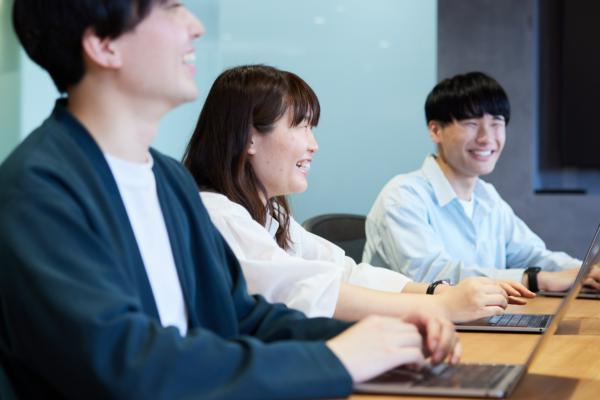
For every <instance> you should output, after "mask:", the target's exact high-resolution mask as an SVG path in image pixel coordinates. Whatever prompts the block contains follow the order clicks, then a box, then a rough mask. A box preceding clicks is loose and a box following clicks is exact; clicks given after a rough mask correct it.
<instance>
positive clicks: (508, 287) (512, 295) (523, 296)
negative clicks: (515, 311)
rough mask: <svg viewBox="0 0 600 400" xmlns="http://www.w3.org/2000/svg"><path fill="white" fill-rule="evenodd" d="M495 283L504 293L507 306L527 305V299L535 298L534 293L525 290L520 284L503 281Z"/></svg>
mask: <svg viewBox="0 0 600 400" xmlns="http://www.w3.org/2000/svg"><path fill="white" fill-rule="evenodd" d="M496 282H497V283H498V284H499V285H500V287H502V289H503V290H504V292H505V293H506V296H507V298H508V303H509V304H518V305H523V304H527V298H529V299H531V298H533V297H535V293H533V292H532V291H530V290H529V289H527V288H526V287H525V285H523V284H522V283H521V282H517V281H512V280H504V279H498V280H496Z"/></svg>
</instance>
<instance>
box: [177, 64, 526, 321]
mask: <svg viewBox="0 0 600 400" xmlns="http://www.w3.org/2000/svg"><path fill="white" fill-rule="evenodd" d="M319 116H320V105H319V101H318V99H317V96H316V95H315V93H314V92H313V90H312V89H311V88H310V87H309V86H308V85H307V84H306V82H304V81H303V80H302V79H301V78H299V77H298V76H297V75H295V74H293V73H290V72H287V71H281V70H278V69H276V68H272V67H268V66H264V65H249V66H241V67H235V68H231V69H229V70H226V71H225V72H223V73H222V74H221V75H220V76H219V77H218V78H217V80H216V81H215V83H214V84H213V86H212V88H211V90H210V92H209V94H208V97H207V99H206V102H205V105H204V107H203V109H202V112H201V114H200V117H199V120H198V123H197V126H196V129H195V131H194V134H193V136H192V138H191V140H190V143H189V144H188V147H187V149H186V153H185V156H184V164H185V166H186V167H187V168H188V169H189V170H190V172H191V173H192V175H193V177H194V179H195V180H196V183H197V184H198V187H199V188H200V190H201V197H202V200H203V202H204V204H205V206H206V208H207V209H208V211H209V214H210V217H211V220H212V221H213V223H214V224H215V225H216V226H217V228H218V229H219V231H220V232H221V234H222V235H223V236H224V238H225V240H226V241H227V243H228V244H229V245H230V247H231V248H232V250H233V252H234V253H235V255H236V256H237V257H238V259H239V260H240V263H241V265H242V268H243V270H244V275H245V276H246V279H247V282H248V287H249V291H250V292H251V293H258V294H261V295H263V296H264V297H266V298H267V299H268V300H269V301H272V302H282V303H285V304H287V305H288V306H289V307H293V308H296V309H299V310H301V311H303V312H304V313H306V314H307V315H308V316H329V317H332V316H333V317H336V318H341V319H347V320H356V319H360V318H362V317H364V316H366V315H370V314H384V315H390V316H398V317H407V316H411V315H414V314H415V313H417V314H418V313H424V314H428V315H436V316H440V317H444V318H448V319H450V320H453V321H454V322H459V321H466V320H472V319H476V318H481V317H486V316H490V315H497V314H501V313H502V312H503V310H504V308H505V307H506V306H507V304H508V302H509V300H510V301H512V302H522V300H521V299H518V296H522V295H528V291H527V290H526V289H525V288H524V287H522V285H520V284H518V283H512V282H511V283H507V282H500V283H499V282H497V281H493V280H491V279H488V278H470V279H466V280H464V281H462V282H460V283H458V284H457V285H456V286H453V287H451V286H449V285H447V284H445V282H434V283H433V284H431V285H428V284H424V283H414V282H411V281H410V279H409V278H407V277H406V276H404V275H402V274H400V273H397V272H394V271H391V270H388V269H383V268H377V267H373V266H371V265H368V264H364V263H361V264H356V263H355V262H354V261H353V260H352V259H351V258H349V257H346V256H345V254H344V252H343V250H342V249H340V248H339V247H337V246H336V245H334V244H333V243H330V242H328V241H327V240H324V239H322V238H320V237H318V236H316V235H313V234H311V233H310V232H307V231H306V230H304V229H303V228H302V227H301V226H300V225H299V224H298V223H297V222H296V221H295V220H294V219H293V217H292V215H291V213H290V207H289V205H288V203H287V200H286V198H285V196H286V195H288V194H290V193H298V192H302V191H304V190H305V189H306V187H307V185H308V183H307V179H306V178H307V175H308V172H309V170H310V165H311V161H312V158H313V156H314V154H315V153H316V151H317V149H318V145H317V142H316V140H315V138H314V136H313V133H312V128H313V127H315V126H316V125H317V123H318V121H319ZM428 288H429V290H428ZM426 291H427V292H432V294H433V293H434V294H435V295H434V296H428V295H425V293H426Z"/></svg>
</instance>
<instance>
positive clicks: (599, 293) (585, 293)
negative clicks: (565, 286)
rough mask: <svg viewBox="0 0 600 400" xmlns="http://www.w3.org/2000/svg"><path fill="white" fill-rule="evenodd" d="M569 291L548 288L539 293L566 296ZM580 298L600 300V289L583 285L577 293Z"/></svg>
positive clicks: (541, 294)
mask: <svg viewBox="0 0 600 400" xmlns="http://www.w3.org/2000/svg"><path fill="white" fill-rule="evenodd" d="M567 293H568V292H566V291H564V292H551V291H547V290H540V291H539V292H538V293H537V294H538V295H540V296H546V297H565V296H566V295H567ZM577 298H578V299H596V300H600V290H597V289H593V288H590V287H585V286H584V287H582V288H581V290H580V291H579V294H578V295H577Z"/></svg>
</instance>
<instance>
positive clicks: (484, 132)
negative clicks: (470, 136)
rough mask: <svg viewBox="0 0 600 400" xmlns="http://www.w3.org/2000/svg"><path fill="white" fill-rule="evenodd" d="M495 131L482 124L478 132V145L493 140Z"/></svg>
mask: <svg viewBox="0 0 600 400" xmlns="http://www.w3.org/2000/svg"><path fill="white" fill-rule="evenodd" d="M493 135H494V130H493V129H492V127H491V126H489V125H487V124H481V126H480V127H479V130H478V131H477V143H480V144H481V143H487V142H489V141H491V140H492V136H493Z"/></svg>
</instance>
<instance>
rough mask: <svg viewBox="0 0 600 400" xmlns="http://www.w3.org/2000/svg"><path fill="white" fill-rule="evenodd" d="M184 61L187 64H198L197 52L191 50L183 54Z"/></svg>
mask: <svg viewBox="0 0 600 400" xmlns="http://www.w3.org/2000/svg"><path fill="white" fill-rule="evenodd" d="M183 63H184V64H186V65H194V64H196V53H194V52H190V53H186V54H184V55H183Z"/></svg>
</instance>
